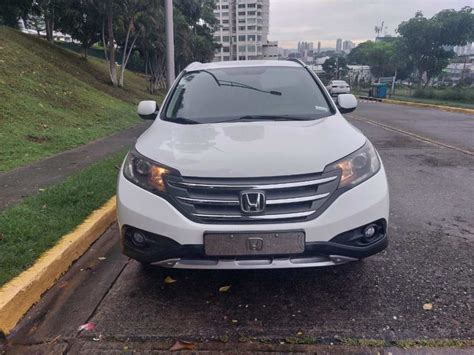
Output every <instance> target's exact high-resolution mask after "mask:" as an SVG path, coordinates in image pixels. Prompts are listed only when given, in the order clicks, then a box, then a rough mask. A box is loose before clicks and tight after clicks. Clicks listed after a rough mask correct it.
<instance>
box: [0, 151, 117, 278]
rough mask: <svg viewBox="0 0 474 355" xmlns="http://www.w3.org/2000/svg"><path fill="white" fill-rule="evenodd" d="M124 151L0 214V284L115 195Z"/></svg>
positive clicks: (18, 271)
mask: <svg viewBox="0 0 474 355" xmlns="http://www.w3.org/2000/svg"><path fill="white" fill-rule="evenodd" d="M124 155H125V151H123V152H120V153H117V154H116V155H114V156H112V157H110V158H107V159H105V160H103V161H101V162H99V163H96V164H95V165H92V166H91V167H89V168H87V169H85V170H83V171H81V172H80V173H78V174H76V175H73V176H71V177H70V178H69V179H67V180H66V181H64V182H63V183H61V184H58V185H55V186H53V187H50V188H48V189H46V190H45V191H43V192H40V193H38V194H37V195H35V196H32V197H29V198H26V199H25V200H24V201H23V202H22V203H20V204H19V205H16V206H13V207H10V208H8V209H6V210H5V211H3V212H2V213H0V286H1V285H3V284H4V283H6V282H7V281H9V280H10V279H11V278H13V277H14V276H16V275H18V274H20V273H21V272H22V271H24V270H25V269H26V268H28V267H29V266H31V265H32V264H33V263H34V261H35V260H36V259H37V258H38V257H39V256H40V255H41V254H42V253H43V252H44V251H46V250H47V249H49V248H51V247H52V246H54V245H55V244H56V242H57V241H58V240H59V238H60V237H62V236H63V235H65V234H66V233H68V232H70V231H72V230H73V229H74V228H75V227H76V226H78V225H79V224H80V223H81V222H82V221H83V220H84V219H85V218H86V217H87V216H88V215H89V214H90V213H91V212H92V211H94V210H95V209H97V208H99V207H101V206H102V205H103V204H104V203H105V202H106V201H107V200H108V199H109V198H110V197H112V196H113V195H114V194H115V188H116V180H117V169H116V166H117V165H120V164H121V162H122V160H123V157H124Z"/></svg>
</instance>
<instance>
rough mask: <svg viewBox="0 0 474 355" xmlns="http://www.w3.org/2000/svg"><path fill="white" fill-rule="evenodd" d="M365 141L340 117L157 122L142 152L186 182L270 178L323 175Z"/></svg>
mask: <svg viewBox="0 0 474 355" xmlns="http://www.w3.org/2000/svg"><path fill="white" fill-rule="evenodd" d="M365 140H366V138H365V137H364V135H363V134H362V133H361V132H360V131H359V130H357V129H356V128H355V127H353V126H352V125H351V124H349V123H348V122H347V121H346V120H345V119H344V118H343V117H342V116H340V115H339V114H336V115H334V116H330V117H326V118H323V119H318V120H314V121H260V122H232V123H217V124H216V123H214V124H199V125H182V124H176V123H171V122H166V121H163V120H159V119H157V120H156V121H155V122H154V123H153V125H152V126H151V127H150V128H149V129H148V130H147V131H146V132H145V133H144V134H143V135H142V136H141V137H140V138H139V139H138V141H137V144H136V149H137V151H138V152H139V153H141V154H142V155H144V156H146V157H148V158H150V159H152V160H154V161H156V162H159V163H161V164H164V165H166V166H168V167H171V168H175V169H177V170H178V171H179V172H180V173H181V174H182V175H183V176H190V177H191V176H195V177H265V176H283V175H296V174H308V173H316V172H322V171H323V170H324V167H325V166H326V165H328V164H329V163H332V162H334V161H336V160H338V159H340V158H342V157H344V156H346V155H348V154H350V153H352V152H353V151H355V150H357V149H358V148H360V147H361V146H362V145H364V143H365Z"/></svg>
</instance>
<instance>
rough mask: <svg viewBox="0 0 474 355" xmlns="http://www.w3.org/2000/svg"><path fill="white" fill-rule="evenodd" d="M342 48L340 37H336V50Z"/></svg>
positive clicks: (338, 50)
mask: <svg viewBox="0 0 474 355" xmlns="http://www.w3.org/2000/svg"><path fill="white" fill-rule="evenodd" d="M341 50H342V39H340V38H338V39H337V41H336V52H337V53H339V52H341Z"/></svg>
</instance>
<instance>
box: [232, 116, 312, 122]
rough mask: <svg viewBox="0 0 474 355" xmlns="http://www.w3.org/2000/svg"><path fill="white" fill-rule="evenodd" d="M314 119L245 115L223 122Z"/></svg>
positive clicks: (306, 119)
mask: <svg viewBox="0 0 474 355" xmlns="http://www.w3.org/2000/svg"><path fill="white" fill-rule="evenodd" d="M313 119H314V118H298V117H291V116H281V115H246V116H242V117H239V118H237V119H234V120H229V121H225V122H232V121H310V120H313Z"/></svg>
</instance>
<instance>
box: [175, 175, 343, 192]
mask: <svg viewBox="0 0 474 355" xmlns="http://www.w3.org/2000/svg"><path fill="white" fill-rule="evenodd" d="M337 178H338V176H330V177H327V178H320V179H315V180H303V181H296V182H284V183H276V184H245V185H244V184H205V183H196V182H187V181H170V184H171V185H174V186H178V187H185V188H186V187H188V188H205V189H236V190H245V189H260V190H271V189H289V188H295V187H303V186H312V185H319V184H324V183H327V182H331V181H334V180H336V179H337Z"/></svg>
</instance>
